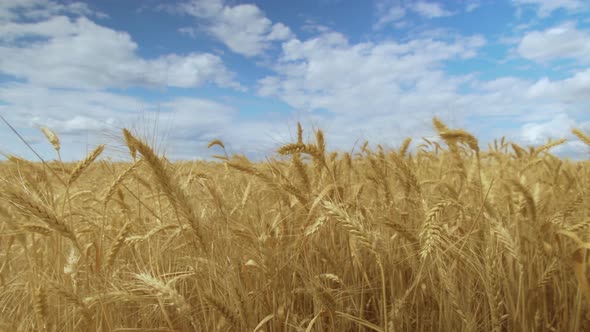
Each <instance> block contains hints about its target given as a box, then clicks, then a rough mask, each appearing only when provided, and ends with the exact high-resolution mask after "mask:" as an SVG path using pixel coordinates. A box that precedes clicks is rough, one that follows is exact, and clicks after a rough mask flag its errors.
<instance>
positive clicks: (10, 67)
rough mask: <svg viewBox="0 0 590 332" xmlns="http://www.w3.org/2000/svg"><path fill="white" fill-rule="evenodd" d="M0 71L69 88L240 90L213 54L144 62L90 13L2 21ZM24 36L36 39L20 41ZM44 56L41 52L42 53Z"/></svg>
mask: <svg viewBox="0 0 590 332" xmlns="http://www.w3.org/2000/svg"><path fill="white" fill-rule="evenodd" d="M0 29H2V30H3V31H5V33H3V34H2V35H1V36H0V43H1V44H0V45H1V46H0V72H1V73H4V74H7V75H11V76H14V77H16V78H20V79H26V80H27V81H29V82H33V83H35V84H39V85H43V86H49V87H67V88H99V89H100V88H107V87H129V86H155V87H160V86H172V87H194V86H200V85H203V84H205V83H208V82H211V83H214V84H217V85H219V86H223V87H234V88H239V84H238V83H236V82H234V81H233V74H232V73H231V72H230V71H229V70H228V69H227V68H225V66H224V65H223V62H222V60H221V59H220V58H219V57H218V56H216V55H213V54H209V53H192V54H188V55H175V54H170V55H164V56H161V57H159V58H156V59H152V60H145V59H142V58H140V57H139V56H138V55H137V54H136V51H137V44H136V43H135V42H134V41H133V40H132V39H131V37H130V36H129V34H127V33H125V32H119V31H115V30H111V29H109V28H105V27H102V26H100V25H97V24H95V23H94V22H92V21H91V20H89V19H87V18H86V17H79V18H77V19H71V18H68V17H65V16H55V17H52V18H50V19H47V20H44V21H39V22H34V23H20V22H9V23H6V24H2V23H0ZM23 38H29V39H30V38H33V39H34V40H35V41H34V42H28V43H26V44H24V43H21V42H20V41H21V39H23ZM40 55H42V56H40Z"/></svg>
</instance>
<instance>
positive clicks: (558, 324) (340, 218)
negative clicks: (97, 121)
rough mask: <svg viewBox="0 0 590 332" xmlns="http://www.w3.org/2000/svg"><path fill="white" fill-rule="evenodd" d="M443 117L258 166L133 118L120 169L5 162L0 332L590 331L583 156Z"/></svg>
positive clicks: (315, 139)
mask: <svg viewBox="0 0 590 332" xmlns="http://www.w3.org/2000/svg"><path fill="white" fill-rule="evenodd" d="M433 122H434V127H435V128H436V130H437V131H438V134H439V138H438V139H436V140H427V139H423V140H422V141H420V142H412V141H411V140H410V139H407V140H405V141H404V142H402V143H401V144H400V146H399V147H398V148H396V149H385V148H383V147H381V146H375V147H371V146H370V145H369V144H368V143H365V144H364V145H363V146H362V147H358V148H357V149H356V150H353V151H352V152H350V153H344V152H332V153H330V152H329V151H326V143H325V138H324V134H323V133H322V131H321V130H316V131H313V132H309V133H307V132H304V131H303V129H302V128H301V126H298V128H297V129H298V130H297V138H294V139H293V143H291V144H287V145H284V146H282V147H281V148H280V149H278V151H277V153H276V155H275V156H269V157H268V159H267V160H266V161H265V162H257V163H254V162H251V161H249V160H248V159H247V158H245V157H243V156H240V155H232V156H229V155H228V154H227V153H225V147H224V145H223V142H221V141H217V140H216V141H213V142H211V143H210V144H209V147H210V149H211V151H212V154H215V153H216V151H217V152H221V153H219V155H218V156H217V157H216V158H217V160H218V161H217V162H180V161H179V162H170V161H168V160H167V159H166V158H165V157H163V156H160V155H158V154H157V153H156V152H155V151H154V150H153V149H152V148H151V147H150V146H149V145H148V144H146V143H145V140H142V139H140V138H138V137H139V136H138V135H136V134H134V133H131V132H130V131H127V130H123V133H122V135H121V142H124V144H125V146H126V147H127V148H128V150H129V154H130V158H129V160H131V162H128V163H124V162H112V161H108V162H107V161H105V160H103V159H101V153H102V152H103V150H104V146H98V147H97V148H96V149H95V150H94V151H93V152H92V153H90V154H89V155H88V156H87V157H86V158H85V159H84V160H82V161H80V162H79V163H77V164H71V163H62V162H59V161H51V162H49V161H47V162H43V163H42V162H38V161H35V162H33V161H28V160H24V159H22V158H19V157H17V156H12V155H11V156H8V157H9V158H8V160H7V161H5V162H3V163H2V164H0V178H1V180H0V289H1V291H0V308H1V310H0V330H2V331H95V330H96V331H389V332H393V331H496V332H500V331H582V330H585V331H589V330H590V310H589V305H590V289H589V286H588V276H587V272H586V266H587V262H588V255H587V249H590V236H589V235H590V197H589V195H590V163H589V162H588V161H569V160H563V159H560V158H558V157H556V156H554V155H553V154H552V153H551V149H552V148H553V147H555V146H557V145H559V144H562V143H564V140H559V141H554V142H549V143H548V144H546V145H544V146H540V147H530V148H525V147H521V146H518V145H517V144H514V143H510V142H507V141H506V140H505V139H501V140H497V141H495V142H494V143H493V144H490V145H488V148H487V149H485V150H484V149H481V150H480V146H479V143H478V141H477V139H476V138H475V137H474V136H473V135H471V134H469V133H468V132H466V131H463V130H458V129H450V128H448V127H447V126H446V125H445V124H444V123H442V122H441V121H439V120H438V119H436V118H435V119H434V121H433ZM43 132H44V134H45V135H46V137H47V138H48V140H49V142H50V143H51V144H53V146H54V148H55V150H56V153H57V155H58V156H59V151H60V148H61V146H60V142H59V138H58V137H57V135H55V134H54V133H53V132H52V131H51V130H49V129H46V128H43ZM574 134H575V135H576V136H577V137H578V138H579V139H580V140H582V141H583V142H585V143H586V144H588V145H589V146H590V137H588V135H587V134H585V133H583V132H581V131H579V130H574ZM55 160H59V158H58V157H56V158H55ZM586 160H587V158H586Z"/></svg>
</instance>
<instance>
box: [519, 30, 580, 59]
mask: <svg viewBox="0 0 590 332" xmlns="http://www.w3.org/2000/svg"><path fill="white" fill-rule="evenodd" d="M517 51H518V53H519V54H520V55H521V56H522V57H524V58H526V59H529V60H533V61H538V62H542V61H550V60H554V59H574V60H578V61H580V62H583V63H589V62H590V57H589V56H588V54H590V32H588V31H583V30H578V29H576V27H575V25H574V24H573V23H571V22H568V23H564V24H561V25H558V26H556V27H552V28H549V29H547V30H543V31H530V32H528V33H526V35H525V36H524V37H523V38H522V40H521V41H520V43H519V45H518V49H517Z"/></svg>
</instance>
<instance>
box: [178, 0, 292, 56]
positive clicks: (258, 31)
mask: <svg viewBox="0 0 590 332" xmlns="http://www.w3.org/2000/svg"><path fill="white" fill-rule="evenodd" d="M178 10H180V11H181V12H184V13H186V14H189V15H192V16H195V17H197V18H200V19H205V20H206V21H207V23H205V25H206V28H205V29H206V30H207V31H208V32H209V33H211V34H212V35H213V36H214V37H215V38H217V39H218V40H220V41H221V42H223V43H224V44H225V45H226V46H227V47H229V48H230V49H231V50H232V51H234V52H236V53H239V54H242V55H246V56H255V55H260V54H262V53H263V52H264V51H265V50H266V49H267V48H269V47H270V45H271V42H272V41H277V40H278V41H280V40H287V39H289V38H291V37H292V33H291V30H290V29H289V28H288V27H287V26H285V25H284V24H282V23H275V24H272V22H271V20H269V19H268V18H267V17H266V16H265V15H264V13H263V12H262V11H261V10H260V9H259V8H258V7H257V6H256V5H252V4H240V5H236V6H229V5H224V4H223V1H221V0H211V1H207V0H193V1H190V2H185V3H182V4H181V5H180V6H179V8H178Z"/></svg>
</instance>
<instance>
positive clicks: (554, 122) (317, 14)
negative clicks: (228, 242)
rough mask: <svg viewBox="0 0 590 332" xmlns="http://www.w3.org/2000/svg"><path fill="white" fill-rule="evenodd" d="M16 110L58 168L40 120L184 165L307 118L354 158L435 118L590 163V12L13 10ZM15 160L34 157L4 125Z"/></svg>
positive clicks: (74, 153) (7, 93) (3, 71)
mask: <svg viewBox="0 0 590 332" xmlns="http://www.w3.org/2000/svg"><path fill="white" fill-rule="evenodd" d="M0 114H1V115H3V116H4V117H5V118H6V119H7V120H8V121H9V122H10V123H11V124H12V125H13V126H14V127H15V128H17V130H18V131H19V132H20V133H21V134H22V135H23V136H24V137H25V138H26V140H27V141H28V142H29V143H31V145H32V146H33V147H34V148H35V149H36V150H37V151H38V152H39V153H40V154H41V155H42V156H44V157H46V158H47V159H52V158H54V157H55V154H54V153H53V152H52V147H51V145H50V144H49V143H48V142H46V140H45V139H44V137H43V136H42V133H41V132H40V131H39V128H40V126H47V127H49V128H51V129H53V130H54V131H55V132H57V133H58V135H59V136H60V138H61V141H62V154H63V157H64V159H67V160H72V159H77V158H81V157H83V156H84V154H85V153H86V152H87V151H88V150H89V149H92V148H93V147H94V146H95V145H96V144H98V143H107V144H108V145H109V147H110V149H109V153H110V154H111V155H112V156H113V157H115V158H117V157H120V156H123V152H122V151H123V150H122V146H121V142H120V141H119V140H118V139H117V137H118V136H120V129H121V128H123V127H128V128H132V129H133V130H135V131H137V132H139V133H141V134H142V135H144V136H145V137H149V138H150V139H153V140H154V144H156V145H157V146H158V147H159V148H160V149H161V151H166V154H167V156H169V157H170V158H175V159H197V158H209V157H210V156H211V155H212V154H215V153H216V152H215V151H210V150H207V148H206V147H207V143H208V142H209V141H211V140H213V139H221V140H223V141H224V142H225V143H226V146H227V147H228V152H229V153H244V154H246V155H248V156H250V157H252V158H258V159H260V158H263V157H264V156H265V155H270V154H272V153H273V150H275V149H276V148H277V147H278V146H280V145H282V144H284V143H287V142H290V141H292V140H293V138H294V136H295V133H294V131H295V125H296V123H297V122H298V121H300V122H301V123H302V124H303V125H304V128H306V129H308V130H307V133H308V134H309V133H310V132H311V129H312V128H318V127H319V128H322V129H323V130H324V131H325V132H326V136H327V140H328V145H329V146H330V147H331V148H335V149H346V150H349V149H350V148H352V147H353V146H354V145H355V143H356V144H358V142H362V141H364V140H369V141H370V142H371V143H374V144H383V145H385V146H388V147H396V146H398V145H399V144H400V142H401V141H402V140H403V139H404V138H405V137H408V136H410V137H414V138H416V139H419V138H420V137H423V136H424V137H430V136H431V135H433V134H434V132H433V129H432V125H431V119H432V117H433V116H438V117H439V118H441V119H442V120H443V121H445V122H446V123H447V124H448V125H449V126H450V127H457V128H459V127H460V128H464V129H466V130H468V131H470V132H472V133H474V134H475V135H476V136H477V137H478V138H479V139H480V141H481V142H487V141H490V140H492V139H493V138H499V137H501V136H506V137H507V138H509V139H511V140H513V141H515V142H518V143H520V144H523V145H538V144H543V143H545V142H547V140H548V139H556V138H563V137H566V138H570V140H569V141H568V143H567V144H565V145H563V146H560V147H559V148H558V149H556V150H555V151H556V152H557V153H558V154H560V155H562V156H568V157H573V158H587V156H588V149H587V148H585V147H584V145H583V144H582V143H581V142H579V141H578V140H577V139H576V138H575V137H574V136H573V135H571V133H570V132H571V129H572V128H574V127H577V128H581V129H582V130H585V131H586V132H590V2H588V1H586V0H505V1H500V0H498V1H493V0H447V1H442V0H438V1H435V0H414V1H404V0H375V1H369V0H300V1H286V0H258V1H241V0H240V1H238V0H225V1H224V0H186V1H154V0H146V1H134V0H126V1H120V0H101V1H87V2H75V1H56V0H4V1H1V2H0ZM0 151H1V152H3V153H11V154H17V155H20V156H23V157H27V158H32V157H33V156H32V154H31V153H30V152H29V151H27V150H26V147H25V145H24V144H23V143H22V142H19V141H18V139H16V136H15V135H14V134H13V133H12V132H11V131H10V130H9V128H8V127H7V126H5V125H4V124H3V123H0ZM0 158H1V157H0Z"/></svg>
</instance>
